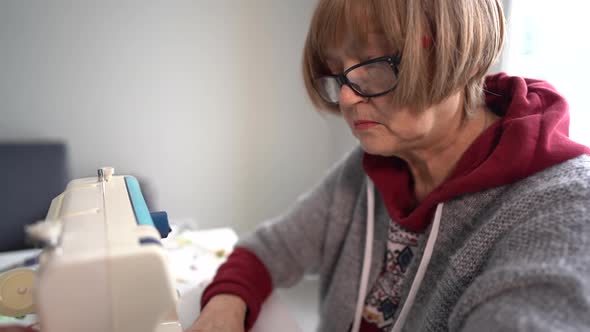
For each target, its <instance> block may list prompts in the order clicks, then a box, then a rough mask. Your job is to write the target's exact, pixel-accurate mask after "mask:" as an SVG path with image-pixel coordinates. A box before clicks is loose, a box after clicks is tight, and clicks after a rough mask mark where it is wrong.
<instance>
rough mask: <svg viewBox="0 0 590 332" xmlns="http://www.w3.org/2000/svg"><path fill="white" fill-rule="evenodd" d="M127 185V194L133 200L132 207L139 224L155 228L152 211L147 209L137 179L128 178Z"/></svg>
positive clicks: (126, 178)
mask: <svg viewBox="0 0 590 332" xmlns="http://www.w3.org/2000/svg"><path fill="white" fill-rule="evenodd" d="M125 183H126V184H127V193H128V194H129V198H130V199H131V206H132V207H133V211H134V212H135V219H136V221H137V224H139V225H148V226H153V227H155V226H154V222H153V220H152V216H151V215H150V211H149V209H148V207H147V204H146V203H145V200H144V199H143V195H142V194H141V189H140V187H139V182H137V179H136V178H134V177H132V176H126V177H125Z"/></svg>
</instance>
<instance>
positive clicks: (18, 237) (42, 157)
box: [0, 143, 68, 251]
mask: <svg viewBox="0 0 590 332" xmlns="http://www.w3.org/2000/svg"><path fill="white" fill-rule="evenodd" d="M0 174H2V185H0V251H8V250H19V249H26V248H30V247H31V245H30V244H29V243H27V241H26V238H25V231H24V227H25V225H27V224H31V223H33V222H36V221H38V220H42V219H45V216H46V214H47V211H48V210H49V206H50V204H51V200H52V199H53V198H54V197H55V196H57V195H59V194H60V193H62V192H63V191H64V189H65V186H66V185H67V181H68V170H67V161H66V146H65V145H64V144H61V143H35V144H30V143H22V144H21V143H0Z"/></svg>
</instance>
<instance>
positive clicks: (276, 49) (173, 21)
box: [0, 0, 353, 232]
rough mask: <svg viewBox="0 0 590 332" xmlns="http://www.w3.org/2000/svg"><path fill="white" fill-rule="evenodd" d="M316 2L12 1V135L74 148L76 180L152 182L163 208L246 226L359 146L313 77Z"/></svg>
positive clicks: (8, 106) (7, 18) (3, 20)
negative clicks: (102, 176)
mask: <svg viewBox="0 0 590 332" xmlns="http://www.w3.org/2000/svg"><path fill="white" fill-rule="evenodd" d="M314 4H315V0H298V1H273V0H248V1H243V0H215V1H210V0H202V1H181V0H175V1H131V0H126V1H115V0H109V1H74V0H71V1H66V0H52V1H33V0H4V1H1V2H0V73H1V74H0V140H12V141H14V140H44V139H51V140H63V141H65V142H67V144H68V147H69V158H70V165H71V170H70V173H71V175H72V177H82V176H88V175H94V174H95V172H96V168H97V167H100V166H103V165H112V166H115V167H116V169H117V170H118V173H120V174H121V173H131V174H133V175H136V176H138V177H139V178H140V179H144V180H145V181H147V188H146V189H149V191H151V192H153V193H154V194H155V195H154V198H155V203H156V204H155V205H156V207H157V208H161V209H166V210H167V211H168V212H169V213H170V215H171V217H172V218H193V219H195V220H196V221H197V222H198V223H199V225H200V226H201V227H215V226H223V225H232V226H233V227H234V228H236V229H237V230H238V231H239V232H244V231H246V230H249V229H251V228H252V227H253V226H254V225H255V224H257V223H258V222H260V221H262V220H263V219H265V218H268V217H270V216H273V215H275V214H277V213H279V212H281V211H282V210H283V209H284V208H285V207H286V206H287V205H288V204H289V203H290V202H291V201H292V200H293V199H294V198H295V197H296V196H297V195H298V194H299V193H301V192H302V191H304V190H305V189H306V188H308V187H309V186H310V185H311V184H312V183H314V182H315V181H317V180H318V179H319V178H320V177H321V176H322V174H323V171H324V170H325V169H326V168H327V167H328V166H329V165H331V164H332V162H333V161H334V160H336V159H337V158H339V157H340V155H341V154H342V153H343V152H344V151H345V150H347V149H348V148H349V147H350V146H351V145H352V144H353V140H352V138H351V137H350V135H349V134H348V132H347V129H346V128H344V125H343V124H342V123H340V120H337V119H334V118H332V117H322V116H320V115H319V114H317V113H316V112H315V111H314V110H313V108H312V107H311V105H310V104H309V102H308V101H307V99H306V97H305V93H304V89H303V85H302V82H301V78H300V55H301V48H302V44H303V40H304V36H305V33H306V30H307V24H308V21H309V18H310V15H311V12H312V10H313V5H314Z"/></svg>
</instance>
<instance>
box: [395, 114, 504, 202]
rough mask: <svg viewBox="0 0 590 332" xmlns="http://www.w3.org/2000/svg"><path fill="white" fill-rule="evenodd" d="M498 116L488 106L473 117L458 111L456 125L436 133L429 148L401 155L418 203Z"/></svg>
mask: <svg viewBox="0 0 590 332" xmlns="http://www.w3.org/2000/svg"><path fill="white" fill-rule="evenodd" d="M497 119H498V116H497V115H495V114H493V113H492V112H491V111H489V110H487V109H486V108H485V107H482V108H481V109H478V110H477V112H476V113H475V114H474V115H473V116H469V117H468V116H467V115H465V114H464V112H458V113H457V116H456V119H454V121H452V125H450V126H449V127H448V128H445V130H441V132H440V135H434V137H432V138H431V139H430V140H429V141H430V142H432V143H431V144H425V146H426V148H424V149H414V150H413V151H409V152H407V153H404V154H403V155H401V156H400V157H401V158H402V159H404V160H405V161H406V162H407V164H408V166H409V168H410V172H411V173H412V177H413V180H414V194H415V197H416V200H417V202H421V201H422V200H424V199H425V198H426V196H428V194H430V192H432V191H433V190H434V189H435V188H436V187H438V186H439V185H441V184H442V183H443V182H444V181H445V180H446V179H447V178H448V177H449V176H450V175H451V173H452V171H453V170H454V169H455V166H456V165H457V163H458V162H459V160H460V159H461V157H462V156H463V154H464V153H465V151H466V150H467V148H469V146H470V145H471V143H473V141H475V139H476V138H477V137H478V136H479V135H480V134H481V133H482V132H483V131H484V130H486V129H487V128H488V127H489V126H490V125H491V124H492V123H493V122H494V121H495V120H497ZM451 133H452V134H451Z"/></svg>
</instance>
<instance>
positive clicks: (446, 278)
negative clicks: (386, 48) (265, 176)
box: [238, 148, 590, 332]
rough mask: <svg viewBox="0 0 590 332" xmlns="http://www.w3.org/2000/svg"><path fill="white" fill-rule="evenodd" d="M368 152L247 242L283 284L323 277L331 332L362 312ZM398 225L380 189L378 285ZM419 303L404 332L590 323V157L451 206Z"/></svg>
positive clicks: (323, 315)
mask: <svg viewBox="0 0 590 332" xmlns="http://www.w3.org/2000/svg"><path fill="white" fill-rule="evenodd" d="M361 159H362V151H361V150H360V149H359V148H357V149H355V150H354V151H353V152H351V153H350V154H349V155H348V156H347V157H346V158H345V159H343V160H342V161H341V162H339V163H338V164H337V165H336V166H335V167H334V168H333V169H332V170H331V171H330V172H329V174H328V175H327V176H326V177H325V178H324V180H323V181H322V182H321V183H320V184H319V185H317V186H316V187H315V188H314V189H313V190H311V191H310V192H309V193H307V194H305V195H303V196H302V197H300V199H298V201H297V202H296V203H295V204H294V205H293V206H292V208H291V209H289V210H288V212H287V213H285V214H284V215H282V216H280V217H278V218H276V219H274V220H271V221H269V222H267V223H264V224H263V225H262V226H260V227H259V228H258V229H257V230H256V231H255V232H254V233H253V234H251V235H249V236H248V237H246V238H243V239H241V240H240V242H239V244H238V245H239V246H242V247H245V248H248V249H249V250H251V251H253V252H254V253H255V254H256V255H257V256H258V257H259V258H260V259H261V260H262V262H263V263H264V264H265V265H266V267H267V269H268V270H269V272H270V274H271V276H272V282H273V286H274V287H289V286H292V285H294V284H295V283H297V282H298V281H299V280H301V278H302V277H303V275H304V274H319V277H320V294H319V296H320V297H319V298H320V325H319V327H318V330H319V331H326V332H340V331H341V332H346V331H348V330H349V328H350V325H351V323H352V320H353V316H354V309H355V304H356V297H357V294H358V286H359V282H360V274H361V267H362V259H363V249H364V241H365V230H366V223H365V216H366V209H367V199H366V197H367V195H366V182H367V177H366V174H365V172H364V171H363V169H362V163H361ZM389 222H391V219H390V217H389V216H388V214H387V211H386V209H385V206H384V204H383V202H382V200H381V198H380V196H379V195H378V194H377V195H376V204H375V235H374V239H375V240H374V243H373V257H372V261H371V270H370V277H369V289H370V288H371V285H372V284H373V283H374V282H375V281H376V279H377V277H378V276H379V273H380V272H381V270H382V264H383V262H384V255H385V251H386V243H387V232H388V223H389ZM422 238H423V241H422V242H421V243H419V246H418V251H417V253H416V256H415V258H414V259H413V261H412V265H411V266H410V268H409V270H408V272H407V277H406V279H405V281H404V283H405V286H404V287H403V290H404V291H403V294H402V299H405V298H406V295H407V293H408V291H409V289H410V286H411V283H412V280H413V279H414V275H415V273H416V270H417V268H418V264H419V262H420V259H421V257H422V252H423V250H424V247H425V244H426V240H427V236H424V237H422ZM401 305H403V303H402V304H401ZM400 308H401V306H400ZM400 308H398V312H397V314H399V311H400V310H401V309H400ZM411 308H412V309H411V311H410V313H409V316H408V319H407V321H406V323H405V325H404V329H403V330H404V331H476V332H486V331H590V157H589V156H580V157H577V158H574V159H572V160H569V161H566V162H563V163H561V164H558V165H555V166H553V167H550V168H548V169H546V170H544V171H541V172H539V173H537V174H534V175H532V176H529V177H528V178H525V179H523V180H521V181H518V182H516V183H514V184H510V185H506V186H502V187H498V188H493V189H489V190H485V191H482V192H478V193H475V194H466V195H462V196H459V197H456V198H454V199H453V200H451V201H448V202H446V203H445V205H444V209H443V213H442V219H441V224H440V232H439V234H438V239H437V242H436V244H435V247H434V252H433V254H432V258H431V260H430V263H429V265H428V269H427V271H426V275H425V276H424V280H423V281H422V284H421V287H420V289H419V291H418V294H417V296H416V299H415V302H414V304H413V306H412V307H411Z"/></svg>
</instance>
